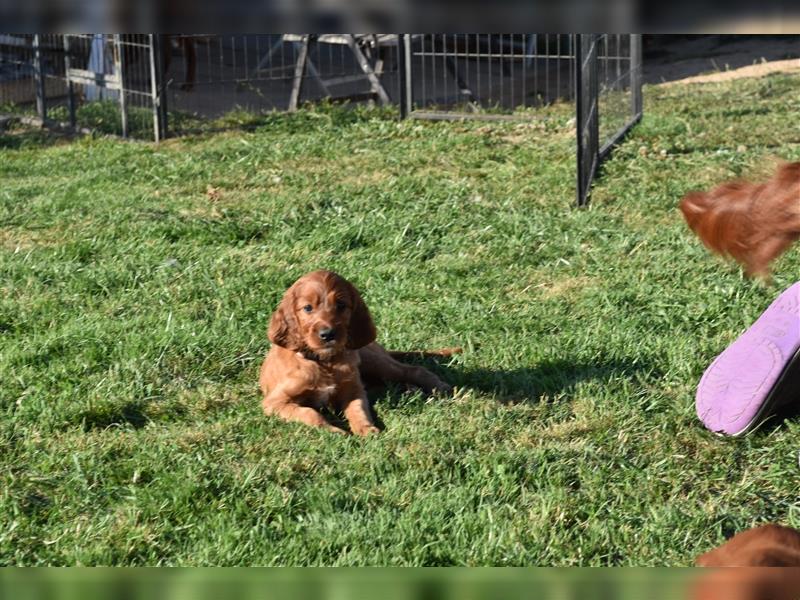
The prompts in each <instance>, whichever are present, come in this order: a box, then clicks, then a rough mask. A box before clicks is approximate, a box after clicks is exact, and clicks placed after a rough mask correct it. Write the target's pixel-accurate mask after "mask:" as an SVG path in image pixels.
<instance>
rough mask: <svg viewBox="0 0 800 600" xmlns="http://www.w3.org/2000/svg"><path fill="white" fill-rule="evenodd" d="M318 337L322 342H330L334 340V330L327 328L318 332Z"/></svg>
mask: <svg viewBox="0 0 800 600" xmlns="http://www.w3.org/2000/svg"><path fill="white" fill-rule="evenodd" d="M319 337H320V339H321V340H322V341H323V342H330V341H333V340H334V339H336V330H335V329H331V328H327V329H320V330H319Z"/></svg>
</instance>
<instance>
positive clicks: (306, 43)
mask: <svg viewBox="0 0 800 600" xmlns="http://www.w3.org/2000/svg"><path fill="white" fill-rule="evenodd" d="M315 39H316V36H315V35H314V34H306V35H304V36H303V39H302V41H301V42H300V50H299V53H298V55H297V62H296V63H295V66H294V78H293V79H292V91H291V93H290V94H289V112H295V111H296V110H297V107H298V105H299V104H300V94H302V92H303V80H304V79H305V77H306V67H307V66H308V54H309V52H310V50H311V45H312V44H313V43H314V40H315Z"/></svg>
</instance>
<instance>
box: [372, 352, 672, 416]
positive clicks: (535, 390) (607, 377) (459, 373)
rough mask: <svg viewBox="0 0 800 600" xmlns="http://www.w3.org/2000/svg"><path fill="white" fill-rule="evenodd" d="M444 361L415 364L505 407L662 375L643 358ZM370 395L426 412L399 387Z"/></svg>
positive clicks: (418, 397) (420, 398) (419, 397)
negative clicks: (470, 365) (585, 386)
mask: <svg viewBox="0 0 800 600" xmlns="http://www.w3.org/2000/svg"><path fill="white" fill-rule="evenodd" d="M404 362H409V363H412V361H404ZM442 362H444V360H442V361H441V362H439V361H437V360H436V359H432V358H428V359H424V360H420V361H413V364H418V365H421V366H424V367H425V368H427V369H430V370H431V371H433V372H434V373H436V374H437V375H438V376H439V377H441V378H442V379H443V380H444V381H447V382H448V383H450V384H452V385H453V386H456V387H460V388H468V389H473V390H479V391H481V392H484V393H486V394H491V395H493V396H494V397H495V398H497V400H498V401H500V402H502V403H505V404H516V403H530V402H534V403H535V402H540V401H547V400H546V399H558V398H563V397H566V398H568V397H569V396H571V395H572V394H573V393H574V392H575V388H576V387H577V386H578V385H579V384H581V383H583V382H586V381H594V382H597V383H600V384H601V385H608V386H614V385H616V383H615V382H617V381H619V380H620V379H634V378H636V379H640V378H642V377H643V376H646V377H648V378H654V379H657V378H659V377H660V376H661V375H662V372H661V371H660V369H659V367H658V366H657V365H655V364H652V363H648V362H645V361H641V360H640V359H637V360H633V359H630V360H626V359H622V360H616V359H610V360H601V361H597V362H591V363H586V362H580V361H571V360H564V359H559V360H551V361H544V362H538V363H536V364H533V365H531V366H530V367H524V368H518V369H511V370H497V369H464V368H462V367H460V366H458V365H451V366H447V365H444V364H441V363H442ZM376 392H377V394H382V395H377V394H376ZM367 393H368V395H369V397H370V398H380V405H381V406H383V407H387V408H394V407H404V408H409V407H411V408H416V409H417V410H422V407H423V406H424V405H425V403H426V401H427V396H426V395H424V394H414V393H410V392H408V391H406V390H405V389H404V388H403V387H402V386H396V385H391V386H386V387H382V388H381V387H375V388H368V390H367Z"/></svg>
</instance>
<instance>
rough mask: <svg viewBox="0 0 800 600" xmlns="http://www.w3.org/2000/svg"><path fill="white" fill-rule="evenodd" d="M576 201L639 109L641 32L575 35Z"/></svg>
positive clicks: (586, 193)
mask: <svg viewBox="0 0 800 600" xmlns="http://www.w3.org/2000/svg"><path fill="white" fill-rule="evenodd" d="M575 40H576V41H575V44H576V55H577V64H578V72H577V79H576V87H577V92H576V102H575V105H576V128H577V203H578V205H579V206H583V205H585V204H586V203H588V201H589V193H590V190H591V184H592V181H593V179H594V178H595V176H596V174H597V170H598V168H599V166H600V164H601V163H602V161H603V160H605V159H606V158H607V157H608V156H609V154H610V153H611V150H612V149H613V147H614V146H615V145H616V144H617V143H618V142H619V141H620V140H621V139H622V137H623V136H624V135H625V134H626V133H627V132H628V131H629V130H630V128H631V127H633V125H634V124H635V123H637V122H638V120H639V119H640V118H641V115H642V95H641V93H642V92H641V90H642V76H641V75H642V73H641V71H642V64H641V58H642V54H641V35H636V34H602V35H598V34H580V35H576V36H575Z"/></svg>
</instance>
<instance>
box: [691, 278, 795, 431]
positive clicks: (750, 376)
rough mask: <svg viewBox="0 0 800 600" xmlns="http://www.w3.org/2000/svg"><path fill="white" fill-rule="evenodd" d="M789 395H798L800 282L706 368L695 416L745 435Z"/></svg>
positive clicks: (790, 397)
mask: <svg viewBox="0 0 800 600" xmlns="http://www.w3.org/2000/svg"><path fill="white" fill-rule="evenodd" d="M791 400H800V282H798V283H795V284H794V285H793V286H792V287H790V288H789V289H787V290H786V291H784V292H783V293H782V294H781V295H780V296H778V298H777V299H776V300H775V301H774V302H773V303H772V304H770V306H769V308H767V310H765V311H764V313H763V314H762V315H761V316H760V317H759V318H758V320H757V321H756V322H755V323H753V325H752V326H750V328H749V329H748V330H747V331H745V332H744V333H743V334H742V335H740V336H739V337H738V338H737V339H736V341H735V342H733V343H732V344H731V345H730V346H728V348H727V349H726V350H725V351H724V352H723V353H722V354H720V355H719V356H718V357H717V358H716V360H714V362H713V363H711V365H710V366H709V367H708V369H706V372H705V373H704V374H703V378H702V379H701V380H700V384H699V385H698V387H697V403H696V406H697V416H698V417H700V420H701V421H702V422H703V424H704V425H705V426H706V427H708V429H710V430H711V431H714V432H716V433H721V434H725V435H731V436H737V435H744V434H745V433H747V432H748V431H751V430H752V429H753V428H754V427H755V426H757V425H759V424H760V423H761V422H762V421H763V420H764V419H765V418H766V417H768V416H769V414H770V412H771V411H772V410H773V409H775V408H777V407H778V406H780V405H782V404H785V403H786V402H789V401H791Z"/></svg>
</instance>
